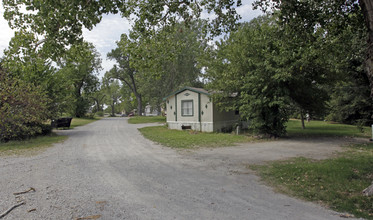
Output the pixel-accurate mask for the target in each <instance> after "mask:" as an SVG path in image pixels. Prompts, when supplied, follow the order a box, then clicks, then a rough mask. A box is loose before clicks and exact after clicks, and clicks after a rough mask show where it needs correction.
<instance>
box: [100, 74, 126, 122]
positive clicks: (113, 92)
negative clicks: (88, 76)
mask: <svg viewBox="0 0 373 220" xmlns="http://www.w3.org/2000/svg"><path fill="white" fill-rule="evenodd" d="M120 88H121V87H120V84H119V81H118V80H113V79H111V78H110V76H109V75H107V74H106V75H105V77H104V78H103V82H102V91H103V92H104V93H105V94H106V96H105V97H106V99H105V104H107V105H109V106H110V107H111V116H113V117H114V116H115V112H116V111H115V110H116V109H115V107H116V106H117V105H118V104H119V102H120V99H121V97H122V94H121V92H120Z"/></svg>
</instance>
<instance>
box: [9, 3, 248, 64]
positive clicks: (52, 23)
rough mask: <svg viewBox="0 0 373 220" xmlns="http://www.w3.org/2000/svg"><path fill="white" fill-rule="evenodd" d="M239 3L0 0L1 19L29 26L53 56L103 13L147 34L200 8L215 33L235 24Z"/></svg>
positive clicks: (191, 17) (190, 16)
mask: <svg viewBox="0 0 373 220" xmlns="http://www.w3.org/2000/svg"><path fill="white" fill-rule="evenodd" d="M240 5H241V1H237V3H235V2H234V1H231V0H229V1H227V0H219V1H205V0H201V1H200V0H198V1H182V2H180V1H175V0H161V1H159V0H157V1H155V0H151V1H145V0H140V1H120V0H114V1H112V0H97V1H92V2H91V1H90V2H85V1H75V0H66V1H61V2H56V1H53V0H46V1H42V2H41V1H28V0H6V1H3V7H4V9H5V12H4V18H5V19H6V20H8V22H9V24H10V26H11V27H12V28H14V29H17V30H21V31H25V30H30V29H31V30H32V31H33V32H34V34H35V35H38V36H41V37H42V40H41V42H39V45H40V44H42V47H43V53H44V54H46V56H48V57H53V58H55V57H58V56H59V55H61V54H63V53H64V50H65V48H67V47H66V46H69V45H73V44H76V43H77V42H81V39H82V29H83V27H85V28H87V29H88V30H91V29H92V28H93V27H94V26H95V25H96V24H98V23H99V22H100V21H101V18H102V15H103V14H108V13H115V14H116V13H119V12H120V13H121V15H122V16H124V17H127V18H128V19H131V20H133V21H134V29H136V30H138V31H140V32H147V33H148V34H149V33H151V31H152V30H156V29H159V28H160V27H161V26H164V25H169V24H173V23H176V21H180V20H181V21H184V22H186V23H189V22H190V21H191V20H195V19H196V18H199V17H201V13H202V11H203V10H206V11H207V12H208V13H214V14H216V16H215V17H214V18H213V19H212V20H210V22H209V28H208V29H209V30H210V32H211V33H213V34H215V35H218V34H220V33H221V32H222V31H225V32H227V31H229V30H230V29H232V28H234V27H235V22H236V21H237V20H238V19H239V17H240V16H239V15H238V14H237V13H236V9H235V7H234V6H240ZM24 9H26V10H24ZM131 15H132V17H130V16H131ZM133 15H135V16H133Z"/></svg>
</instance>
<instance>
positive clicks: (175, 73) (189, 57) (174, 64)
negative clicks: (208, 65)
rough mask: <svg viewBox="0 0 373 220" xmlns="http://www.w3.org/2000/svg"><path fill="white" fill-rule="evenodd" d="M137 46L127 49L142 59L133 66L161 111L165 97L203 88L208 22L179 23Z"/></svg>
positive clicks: (152, 101) (149, 97)
mask: <svg viewBox="0 0 373 220" xmlns="http://www.w3.org/2000/svg"><path fill="white" fill-rule="evenodd" d="M137 42H138V43H137V44H136V46H135V47H126V48H123V49H126V50H127V51H128V52H129V53H131V54H132V55H133V56H135V57H138V59H135V60H133V62H132V65H133V66H134V67H135V68H136V69H138V70H139V71H140V73H141V74H140V75H139V81H140V83H141V87H140V90H141V91H142V93H143V94H144V95H145V96H147V98H148V102H149V103H150V104H151V105H152V106H153V107H157V108H158V110H160V109H159V108H160V104H161V103H162V99H163V97H165V96H166V95H168V94H170V93H171V92H172V91H174V90H175V89H177V88H179V87H181V86H201V85H202V84H201V82H200V81H199V79H198V77H199V76H200V75H201V66H200V65H199V64H200V62H199V60H200V59H201V57H202V56H203V54H204V51H205V49H206V47H207V37H206V33H205V32H204V22H202V21H194V22H191V23H190V24H189V25H186V24H185V23H176V24H173V25H171V26H166V27H163V28H162V29H160V30H158V31H157V32H156V33H154V34H153V35H152V37H147V36H141V38H140V40H137ZM133 46H134V45H133ZM159 112H160V111H159Z"/></svg>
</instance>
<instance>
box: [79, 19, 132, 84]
mask: <svg viewBox="0 0 373 220" xmlns="http://www.w3.org/2000/svg"><path fill="white" fill-rule="evenodd" d="M130 28H131V25H130V23H129V21H128V20H127V19H125V18H122V17H121V16H120V15H119V14H116V15H113V14H110V15H104V16H103V18H102V21H101V22H100V23H99V24H98V25H97V26H96V27H94V28H93V29H92V30H91V31H89V30H87V29H84V30H83V36H84V39H85V40H86V41H88V42H91V43H93V44H94V45H95V47H96V49H97V51H98V52H99V53H100V54H101V58H102V67H103V68H104V69H103V70H102V71H101V72H100V77H102V76H104V74H105V72H106V71H108V70H110V69H111V67H113V65H114V63H115V62H113V61H110V60H107V59H106V54H107V53H108V52H110V51H111V50H112V49H114V48H116V46H117V45H116V41H119V40H120V35H121V34H123V33H126V34H128V33H129V30H130Z"/></svg>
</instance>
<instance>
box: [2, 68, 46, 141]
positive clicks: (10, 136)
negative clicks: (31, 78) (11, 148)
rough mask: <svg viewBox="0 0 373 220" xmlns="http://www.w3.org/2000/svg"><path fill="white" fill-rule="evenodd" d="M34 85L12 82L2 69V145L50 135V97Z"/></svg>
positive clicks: (13, 80) (19, 81)
mask: <svg viewBox="0 0 373 220" xmlns="http://www.w3.org/2000/svg"><path fill="white" fill-rule="evenodd" d="M41 91H42V90H41V89H40V88H38V87H36V86H34V85H32V84H30V83H27V82H24V81H22V80H19V79H15V78H11V77H10V76H9V75H8V74H7V73H5V72H4V71H2V70H1V69H0V142H6V141H9V140H19V139H25V138H29V137H32V136H36V135H39V134H46V133H49V132H50V128H49V127H48V126H47V125H45V124H44V122H45V121H46V120H47V119H48V117H49V111H48V108H47V103H48V99H47V96H46V95H45V94H44V93H43V92H41Z"/></svg>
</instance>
